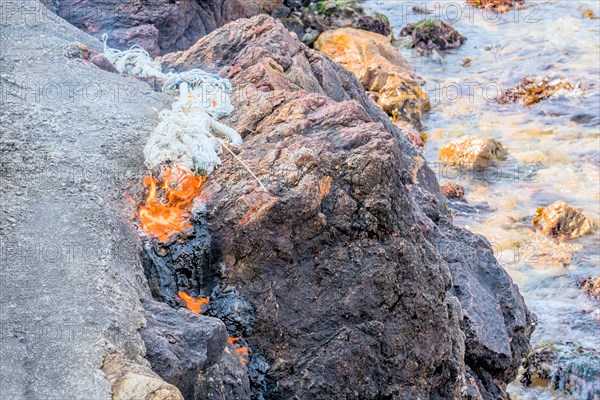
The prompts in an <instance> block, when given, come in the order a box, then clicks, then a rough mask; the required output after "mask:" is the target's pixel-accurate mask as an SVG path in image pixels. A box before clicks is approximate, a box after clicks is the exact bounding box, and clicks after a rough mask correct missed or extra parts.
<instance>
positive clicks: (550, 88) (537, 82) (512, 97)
mask: <svg viewBox="0 0 600 400" xmlns="http://www.w3.org/2000/svg"><path fill="white" fill-rule="evenodd" d="M561 90H573V85H571V84H570V83H569V82H567V81H566V80H564V79H554V80H550V79H549V78H543V79H537V78H531V77H529V78H525V79H523V81H522V82H521V83H519V84H518V85H515V86H513V87H510V88H508V89H506V90H505V91H504V92H503V93H502V95H501V96H500V97H499V98H498V99H497V102H498V103H500V104H511V103H516V102H518V101H519V100H520V101H521V102H522V104H523V105H524V106H531V105H533V104H537V103H539V102H540V101H542V100H545V99H547V98H548V97H550V96H552V95H554V94H556V93H557V92H559V91H561Z"/></svg>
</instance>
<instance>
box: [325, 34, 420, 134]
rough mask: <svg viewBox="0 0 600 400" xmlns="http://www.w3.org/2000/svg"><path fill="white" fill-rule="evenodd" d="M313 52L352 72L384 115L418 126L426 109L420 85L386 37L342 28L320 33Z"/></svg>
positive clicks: (412, 71)
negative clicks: (370, 93)
mask: <svg viewBox="0 0 600 400" xmlns="http://www.w3.org/2000/svg"><path fill="white" fill-rule="evenodd" d="M315 49H317V50H319V51H321V52H323V53H324V54H325V55H327V56H328V57H330V58H331V59H332V60H334V61H337V62H338V63H340V64H341V65H343V66H344V67H345V68H346V69H347V70H348V71H350V72H352V73H353V74H354V76H356V78H357V79H358V80H359V81H360V83H361V84H362V85H363V87H364V89H365V90H366V91H369V92H375V93H377V104H378V105H379V106H380V107H381V108H382V109H383V110H384V111H385V112H386V113H388V114H389V115H391V116H393V117H395V118H397V119H402V120H405V121H408V122H410V123H412V124H414V125H415V126H416V127H417V128H420V127H421V126H422V124H421V117H422V115H423V112H425V111H427V110H428V109H429V98H428V97H427V95H426V94H425V92H423V90H422V89H421V88H420V86H421V84H422V83H423V82H422V80H421V79H420V78H419V77H418V76H417V74H416V73H415V71H414V69H413V68H412V67H411V66H410V64H409V63H408V62H407V61H406V60H405V59H404V58H403V57H402V56H401V55H400V53H399V52H398V50H396V49H395V48H394V46H392V45H391V43H390V41H389V39H388V38H387V37H385V36H383V35H379V34H377V33H373V32H366V31H361V30H358V29H354V28H342V29H336V30H334V31H327V32H324V33H323V34H321V36H319V39H318V40H317V42H316V43H315Z"/></svg>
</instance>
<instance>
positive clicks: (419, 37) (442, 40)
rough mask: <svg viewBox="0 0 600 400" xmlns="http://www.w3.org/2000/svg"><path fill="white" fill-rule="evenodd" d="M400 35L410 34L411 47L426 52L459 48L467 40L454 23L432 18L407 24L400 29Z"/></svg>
mask: <svg viewBox="0 0 600 400" xmlns="http://www.w3.org/2000/svg"><path fill="white" fill-rule="evenodd" d="M400 36H410V37H411V38H412V41H411V42H410V44H409V47H411V48H417V49H420V50H422V51H424V52H429V51H431V50H434V49H435V50H449V49H457V48H459V47H460V46H461V45H462V44H463V43H464V42H466V40H467V38H466V37H464V36H463V35H461V34H460V33H458V31H457V30H456V29H455V28H454V27H453V26H452V25H450V24H448V23H446V22H443V21H439V20H432V19H426V20H424V21H421V22H419V23H415V24H406V26H405V27H404V28H402V30H401V31H400Z"/></svg>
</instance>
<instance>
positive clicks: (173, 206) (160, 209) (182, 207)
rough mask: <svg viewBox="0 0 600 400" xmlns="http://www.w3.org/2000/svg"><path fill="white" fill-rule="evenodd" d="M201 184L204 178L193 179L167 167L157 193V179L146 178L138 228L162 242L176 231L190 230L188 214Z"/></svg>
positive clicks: (190, 175) (183, 170)
mask: <svg viewBox="0 0 600 400" xmlns="http://www.w3.org/2000/svg"><path fill="white" fill-rule="evenodd" d="M204 182H206V176H196V175H194V174H193V173H192V172H190V171H187V170H185V169H183V168H181V167H170V168H168V169H166V170H164V171H163V173H162V187H161V190H160V191H159V190H158V189H157V186H158V180H157V179H156V178H154V177H153V176H151V175H149V176H147V177H146V179H144V186H146V187H147V188H148V197H147V198H146V204H145V205H143V206H140V209H139V213H138V217H139V219H140V225H141V227H142V229H143V230H144V231H146V232H147V233H149V234H150V235H152V236H154V237H156V238H158V239H159V240H160V241H161V242H163V243H166V242H168V241H169V239H171V238H172V237H173V236H174V235H175V234H176V233H177V232H184V231H186V230H188V229H190V228H191V227H192V225H191V224H190V222H189V217H190V213H189V212H190V210H191V209H192V207H193V205H194V199H195V198H196V197H197V196H198V195H199V194H200V192H201V191H202V186H204Z"/></svg>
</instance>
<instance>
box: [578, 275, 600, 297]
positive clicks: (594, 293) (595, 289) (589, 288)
mask: <svg viewBox="0 0 600 400" xmlns="http://www.w3.org/2000/svg"><path fill="white" fill-rule="evenodd" d="M581 290H583V293H585V294H587V295H588V296H590V297H593V298H594V299H596V300H598V301H600V276H597V277H595V278H591V277H590V278H587V279H585V280H584V281H583V282H581Z"/></svg>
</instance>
